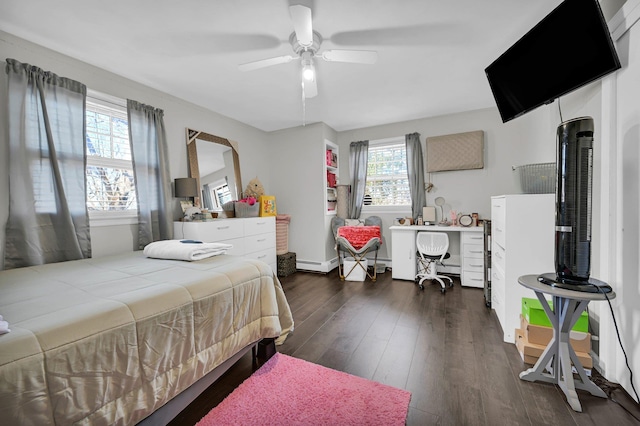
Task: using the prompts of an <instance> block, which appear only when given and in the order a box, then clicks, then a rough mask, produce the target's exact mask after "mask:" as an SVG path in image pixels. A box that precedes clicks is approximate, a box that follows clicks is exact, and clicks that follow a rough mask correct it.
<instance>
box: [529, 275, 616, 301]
mask: <svg viewBox="0 0 640 426" xmlns="http://www.w3.org/2000/svg"><path fill="white" fill-rule="evenodd" d="M538 277H539V275H522V276H521V277H519V278H518V282H519V283H520V284H521V285H523V286H525V287H527V288H530V289H531V290H533V291H539V292H542V293H547V294H550V295H552V296H558V297H566V298H568V299H574V300H606V299H607V298H608V299H615V297H616V293H615V292H614V291H613V290H612V291H611V292H609V293H606V296H605V294H603V293H601V292H598V293H588V292H584V291H578V290H567V289H564V288H559V287H554V286H551V285H548V284H545V283H541V282H540V281H538Z"/></svg>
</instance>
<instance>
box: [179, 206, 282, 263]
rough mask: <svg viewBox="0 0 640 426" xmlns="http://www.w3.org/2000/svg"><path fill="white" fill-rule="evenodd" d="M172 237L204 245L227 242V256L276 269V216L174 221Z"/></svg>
mask: <svg viewBox="0 0 640 426" xmlns="http://www.w3.org/2000/svg"><path fill="white" fill-rule="evenodd" d="M173 232H174V235H175V238H177V239H182V238H188V239H193V240H200V241H204V242H206V243H227V244H231V245H233V248H232V249H231V250H229V251H228V252H227V253H228V254H230V255H234V256H242V257H244V258H247V259H257V260H261V261H263V262H264V263H266V264H268V265H269V266H271V269H273V270H274V271H276V270H277V260H276V220H275V217H247V218H236V219H216V220H211V221H206V222H174V223H173Z"/></svg>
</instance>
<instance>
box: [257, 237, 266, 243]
mask: <svg viewBox="0 0 640 426" xmlns="http://www.w3.org/2000/svg"><path fill="white" fill-rule="evenodd" d="M263 241H267V239H266V238H260V239H259V240H257V242H258V243H261V242H263Z"/></svg>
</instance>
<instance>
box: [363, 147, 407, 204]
mask: <svg viewBox="0 0 640 426" xmlns="http://www.w3.org/2000/svg"><path fill="white" fill-rule="evenodd" d="M369 197H370V199H371V204H370V205H372V206H407V205H411V193H410V192H409V178H408V175H407V151H406V148H405V142H404V139H403V138H394V139H392V140H388V141H385V142H382V143H376V142H375V141H372V142H370V144H369V151H368V164H367V184H366V188H365V201H366V203H368V201H369V200H368V199H369Z"/></svg>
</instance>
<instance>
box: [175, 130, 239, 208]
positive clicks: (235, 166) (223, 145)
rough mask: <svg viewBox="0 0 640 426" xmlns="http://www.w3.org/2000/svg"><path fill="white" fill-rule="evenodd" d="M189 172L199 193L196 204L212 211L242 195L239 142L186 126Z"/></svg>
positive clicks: (195, 200)
mask: <svg viewBox="0 0 640 426" xmlns="http://www.w3.org/2000/svg"><path fill="white" fill-rule="evenodd" d="M187 156H188V160H189V176H190V177H192V178H195V179H196V181H197V183H198V188H199V189H200V196H199V197H196V198H195V199H194V205H196V206H199V207H202V208H207V209H209V210H210V211H220V210H222V207H221V205H222V204H224V203H225V202H227V201H230V200H239V199H240V198H241V196H242V180H241V178H240V157H239V155H238V147H237V142H233V141H230V140H228V139H225V138H222V137H220V136H215V135H212V134H209V133H205V132H201V131H198V130H193V129H189V128H187Z"/></svg>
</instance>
